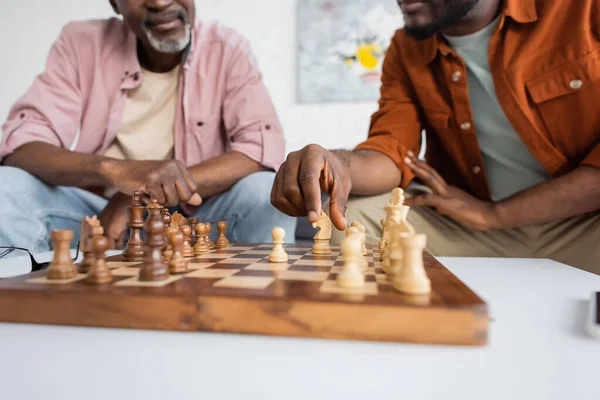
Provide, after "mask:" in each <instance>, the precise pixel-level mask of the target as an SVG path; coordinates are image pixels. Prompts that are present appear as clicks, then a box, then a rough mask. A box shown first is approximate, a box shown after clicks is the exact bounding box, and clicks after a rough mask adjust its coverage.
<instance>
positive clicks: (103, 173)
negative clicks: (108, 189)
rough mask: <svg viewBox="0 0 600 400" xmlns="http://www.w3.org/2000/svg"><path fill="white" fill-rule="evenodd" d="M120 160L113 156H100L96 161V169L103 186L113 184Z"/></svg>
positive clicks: (117, 173)
mask: <svg viewBox="0 0 600 400" xmlns="http://www.w3.org/2000/svg"><path fill="white" fill-rule="evenodd" d="M121 164H122V161H120V160H116V159H113V158H102V159H100V160H99V161H98V163H97V167H96V171H97V173H98V175H99V176H100V178H101V180H102V182H103V184H104V185H105V186H114V182H115V180H116V176H118V175H119V172H118V171H119V168H120V165H121Z"/></svg>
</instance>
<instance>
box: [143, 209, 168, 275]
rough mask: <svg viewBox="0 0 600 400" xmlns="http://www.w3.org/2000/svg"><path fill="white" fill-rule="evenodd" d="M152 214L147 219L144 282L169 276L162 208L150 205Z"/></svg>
mask: <svg viewBox="0 0 600 400" xmlns="http://www.w3.org/2000/svg"><path fill="white" fill-rule="evenodd" d="M148 211H149V212H150V215H149V216H148V220H147V221H146V225H145V229H146V235H147V239H146V255H145V256H144V262H143V264H142V268H141V269H140V276H139V279H140V281H142V282H156V281H164V280H167V279H168V278H169V269H168V266H167V263H166V262H165V261H164V260H163V257H162V252H161V251H160V249H161V247H163V246H164V245H165V230H164V225H163V220H162V218H161V215H160V209H159V208H156V207H151V206H148Z"/></svg>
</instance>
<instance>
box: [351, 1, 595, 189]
mask: <svg viewBox="0 0 600 400" xmlns="http://www.w3.org/2000/svg"><path fill="white" fill-rule="evenodd" d="M489 60H490V68H491V71H492V75H493V78H494V82H495V86H496V94H497V96H498V101H499V103H500V105H501V106H502V109H503V110H504V113H505V114H506V117H507V119H508V120H509V121H510V123H511V125H512V126H513V128H514V130H515V131H516V132H517V134H518V135H519V136H520V137H521V139H522V140H523V142H524V143H525V145H526V146H527V148H528V149H529V150H530V151H531V153H532V154H533V156H534V157H536V158H537V159H538V160H539V162H540V163H541V164H542V165H543V166H544V168H546V169H547V170H548V172H549V173H550V174H552V175H553V176H555V177H556V176H559V175H561V174H564V173H566V172H569V171H571V170H573V169H575V168H577V167H578V166H580V165H591V166H595V167H598V168H600V1H598V0H577V1H576V2H572V1H567V0H544V1H536V0H504V6H503V10H502V14H501V16H500V22H499V24H498V27H497V28H496V31H495V32H494V35H493V36H492V39H491V42H490V48H489ZM466 77H467V70H466V65H465V63H464V62H463V60H462V59H461V58H460V57H459V56H458V55H457V53H456V52H455V51H453V50H452V48H451V47H450V46H449V45H448V43H447V42H446V41H445V39H443V38H442V37H441V36H440V35H437V36H434V37H433V38H430V39H427V40H425V41H417V40H415V39H412V38H410V37H409V36H407V35H406V33H405V31H404V29H401V30H399V31H398V32H396V35H395V36H394V38H393V40H392V44H391V46H390V48H389V50H388V53H387V54H386V59H385V62H384V66H383V77H382V88H381V99H380V101H379V110H378V111H377V112H376V113H375V114H374V115H373V117H372V119H371V127H370V131H369V138H368V139H367V140H366V141H365V142H364V143H362V144H360V145H359V146H358V147H357V149H371V150H377V151H380V152H382V153H384V154H386V155H387V156H388V157H390V158H391V159H392V160H394V162H395V163H396V164H397V166H398V168H400V170H401V171H402V183H401V186H402V187H406V186H408V184H409V183H410V182H411V180H412V179H413V178H414V174H413V173H412V172H411V171H410V169H409V168H408V167H407V166H405V164H404V158H405V157H406V154H407V152H408V151H413V152H414V153H418V152H419V149H420V147H421V132H422V131H423V130H424V131H425V134H426V138H427V146H426V147H427V149H426V155H425V157H426V160H427V162H428V163H429V164H430V165H431V166H432V167H433V168H435V169H436V170H437V171H438V172H439V173H440V175H442V176H443V177H444V179H446V181H447V182H448V183H449V184H451V185H455V186H458V187H460V188H462V189H464V190H466V191H467V192H469V193H472V194H473V195H475V196H477V197H478V198H480V199H482V200H488V201H489V200H491V195H490V189H489V185H488V181H487V177H486V171H485V168H484V166H483V160H482V156H481V152H480V149H479V144H478V141H477V135H476V132H475V123H474V120H473V115H472V113H471V106H470V102H469V101H470V100H469V92H468V87H467V79H466Z"/></svg>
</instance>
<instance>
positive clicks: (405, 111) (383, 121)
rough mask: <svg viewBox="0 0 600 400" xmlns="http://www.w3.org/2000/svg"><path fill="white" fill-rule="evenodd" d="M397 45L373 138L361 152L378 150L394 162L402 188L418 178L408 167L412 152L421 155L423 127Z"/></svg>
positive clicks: (388, 62)
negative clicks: (399, 172)
mask: <svg viewBox="0 0 600 400" xmlns="http://www.w3.org/2000/svg"><path fill="white" fill-rule="evenodd" d="M397 51H398V50H397V49H396V47H395V46H394V42H392V45H391V46H390V48H389V49H388V52H387V53H386V56H385V60H384V63H383V71H382V79H381V83H382V85H381V98H380V100H379V109H378V110H377V112H375V114H373V116H372V118H371V125H370V129H369V137H368V138H367V140H366V141H365V142H363V143H361V144H359V145H358V146H357V147H356V149H357V150H375V151H378V152H380V153H383V154H385V155H386V156H388V157H389V158H390V159H392V160H393V161H394V162H395V163H396V166H397V167H398V168H399V169H400V171H401V172H402V182H401V187H403V188H405V187H407V186H408V184H409V183H410V182H411V181H412V180H413V179H414V174H413V173H412V171H411V170H410V168H408V166H406V165H405V163H404V159H405V158H406V156H407V154H408V152H409V151H412V152H414V153H415V154H418V153H419V149H420V147H421V130H422V124H421V121H420V118H419V114H418V110H417V107H416V105H415V101H414V94H413V90H412V89H411V86H410V84H409V80H408V77H407V76H406V72H405V71H404V69H403V68H402V64H401V63H400V61H399V57H398V53H397Z"/></svg>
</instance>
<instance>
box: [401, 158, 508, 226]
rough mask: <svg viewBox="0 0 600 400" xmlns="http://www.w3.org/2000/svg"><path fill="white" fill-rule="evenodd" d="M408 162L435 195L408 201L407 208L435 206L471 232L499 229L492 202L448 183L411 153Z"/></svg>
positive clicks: (421, 196)
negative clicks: (472, 230)
mask: <svg viewBox="0 0 600 400" xmlns="http://www.w3.org/2000/svg"><path fill="white" fill-rule="evenodd" d="M405 162H406V164H407V165H408V166H409V167H410V169H411V170H412V171H413V172H414V174H415V175H416V176H417V177H418V178H419V179H421V180H422V181H423V183H425V185H427V186H428V187H429V188H430V189H431V190H432V192H433V193H432V194H424V195H419V196H416V197H413V198H409V199H406V205H409V206H430V207H433V208H435V210H436V211H437V212H438V213H440V214H442V215H447V216H449V217H450V218H452V219H454V220H456V221H458V222H460V223H461V224H463V225H465V226H466V227H468V228H471V229H476V230H479V231H487V230H490V229H495V228H498V224H499V223H498V217H497V215H496V213H495V209H494V204H493V203H488V202H485V201H481V200H479V199H477V198H475V197H473V196H471V195H470V194H468V193H466V192H465V191H463V190H461V189H459V188H457V187H455V186H450V185H448V184H446V182H445V181H444V179H443V178H442V177H441V176H440V175H439V174H438V173H437V171H436V170H435V169H433V168H431V167H430V166H429V165H427V164H426V163H424V162H422V161H420V160H418V159H417V158H416V157H415V156H414V154H413V153H410V152H409V156H408V157H407V158H406V160H405Z"/></svg>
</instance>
